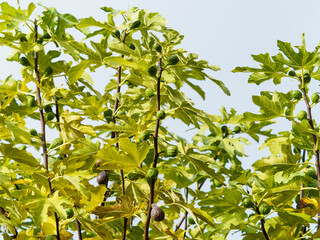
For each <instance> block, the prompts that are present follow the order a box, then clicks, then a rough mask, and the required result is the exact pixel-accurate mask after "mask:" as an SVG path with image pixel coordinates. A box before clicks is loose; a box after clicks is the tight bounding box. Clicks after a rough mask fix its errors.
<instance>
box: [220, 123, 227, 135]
mask: <svg viewBox="0 0 320 240" xmlns="http://www.w3.org/2000/svg"><path fill="white" fill-rule="evenodd" d="M221 131H222V132H223V133H224V134H226V133H227V132H228V127H227V126H226V125H223V126H222V127H221Z"/></svg>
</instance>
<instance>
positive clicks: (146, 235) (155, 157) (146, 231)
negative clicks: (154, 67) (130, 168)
mask: <svg viewBox="0 0 320 240" xmlns="http://www.w3.org/2000/svg"><path fill="white" fill-rule="evenodd" d="M158 64H159V74H158V78H157V111H160V106H161V103H160V83H161V75H162V71H163V68H162V65H161V54H160V55H159V62H158ZM159 127H160V119H159V118H157V120H156V128H155V131H154V136H153V145H154V154H153V165H152V167H153V168H156V167H157V163H158V158H159V152H158V133H159ZM154 184H155V179H151V181H150V199H149V206H148V213H147V219H146V224H145V229H144V240H148V239H149V225H150V220H151V210H152V204H153V200H154Z"/></svg>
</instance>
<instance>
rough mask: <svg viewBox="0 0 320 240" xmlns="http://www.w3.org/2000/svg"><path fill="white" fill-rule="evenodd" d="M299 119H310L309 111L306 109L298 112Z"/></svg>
mask: <svg viewBox="0 0 320 240" xmlns="http://www.w3.org/2000/svg"><path fill="white" fill-rule="evenodd" d="M297 119H298V120H299V121H302V120H303V119H308V114H307V112H306V111H304V110H301V111H299V112H298V114H297Z"/></svg>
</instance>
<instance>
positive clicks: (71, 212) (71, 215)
mask: <svg viewBox="0 0 320 240" xmlns="http://www.w3.org/2000/svg"><path fill="white" fill-rule="evenodd" d="M66 213H67V218H72V217H73V216H74V211H73V209H72V208H67V210H66Z"/></svg>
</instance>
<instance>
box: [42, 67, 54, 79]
mask: <svg viewBox="0 0 320 240" xmlns="http://www.w3.org/2000/svg"><path fill="white" fill-rule="evenodd" d="M52 73H53V70H52V67H46V68H45V69H44V72H43V74H44V76H46V77H48V76H51V75H52Z"/></svg>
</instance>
